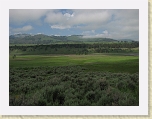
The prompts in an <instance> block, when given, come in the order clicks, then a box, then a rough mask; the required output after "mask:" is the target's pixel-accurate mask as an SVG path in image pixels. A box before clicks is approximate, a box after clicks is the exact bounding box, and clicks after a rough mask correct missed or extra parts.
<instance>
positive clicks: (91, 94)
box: [9, 42, 139, 106]
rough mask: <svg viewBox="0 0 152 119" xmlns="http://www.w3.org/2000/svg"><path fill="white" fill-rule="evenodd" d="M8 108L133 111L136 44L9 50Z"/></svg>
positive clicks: (136, 95) (136, 91)
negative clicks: (128, 108)
mask: <svg viewBox="0 0 152 119" xmlns="http://www.w3.org/2000/svg"><path fill="white" fill-rule="evenodd" d="M9 52H10V55H9V56H10V57H9V66H10V68H9V105H10V106H138V105H139V56H138V54H139V43H138V42H125V43H93V44H52V45H19V46H18V45H14V46H12V45H11V46H10V47H9Z"/></svg>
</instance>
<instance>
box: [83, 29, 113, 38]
mask: <svg viewBox="0 0 152 119" xmlns="http://www.w3.org/2000/svg"><path fill="white" fill-rule="evenodd" d="M82 35H83V36H82V38H107V37H108V38H110V37H111V35H110V34H109V33H108V31H107V30H104V31H103V32H102V33H100V34H98V33H96V32H95V30H91V31H84V32H83V33H82Z"/></svg>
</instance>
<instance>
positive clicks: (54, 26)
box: [51, 25, 71, 29]
mask: <svg viewBox="0 0 152 119" xmlns="http://www.w3.org/2000/svg"><path fill="white" fill-rule="evenodd" d="M51 28H52V29H69V28H71V27H70V26H64V25H52V26H51Z"/></svg>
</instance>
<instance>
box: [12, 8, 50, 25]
mask: <svg viewBox="0 0 152 119" xmlns="http://www.w3.org/2000/svg"><path fill="white" fill-rule="evenodd" d="M48 11H49V10H40V9H39V10H37V9H10V10H9V20H10V23H14V24H23V23H26V22H29V21H37V20H39V19H40V18H41V17H42V16H45V15H46V13H47V12H48Z"/></svg>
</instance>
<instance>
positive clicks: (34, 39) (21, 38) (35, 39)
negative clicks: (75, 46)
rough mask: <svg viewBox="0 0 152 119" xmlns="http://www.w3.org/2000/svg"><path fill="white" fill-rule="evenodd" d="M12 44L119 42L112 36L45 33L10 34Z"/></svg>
mask: <svg viewBox="0 0 152 119" xmlns="http://www.w3.org/2000/svg"><path fill="white" fill-rule="evenodd" d="M9 42H10V44H52V43H85V42H118V41H117V40H114V39H111V38H83V35H71V36H55V35H52V36H48V35H44V34H37V35H30V34H15V35H10V36H9Z"/></svg>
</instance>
